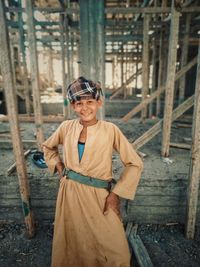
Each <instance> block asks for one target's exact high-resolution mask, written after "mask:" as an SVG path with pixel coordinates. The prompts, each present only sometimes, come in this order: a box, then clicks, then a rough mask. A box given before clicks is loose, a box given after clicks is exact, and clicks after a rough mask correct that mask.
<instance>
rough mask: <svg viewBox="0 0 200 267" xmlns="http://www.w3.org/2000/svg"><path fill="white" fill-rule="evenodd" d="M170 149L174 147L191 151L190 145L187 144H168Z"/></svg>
mask: <svg viewBox="0 0 200 267" xmlns="http://www.w3.org/2000/svg"><path fill="white" fill-rule="evenodd" d="M169 145H170V147H175V148H181V149H188V150H190V149H191V145H188V144H180V143H172V142H170V143H169Z"/></svg>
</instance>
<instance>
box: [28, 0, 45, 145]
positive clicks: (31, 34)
mask: <svg viewBox="0 0 200 267" xmlns="http://www.w3.org/2000/svg"><path fill="white" fill-rule="evenodd" d="M26 14H27V26H28V41H29V49H30V62H31V82H32V90H33V106H34V115H35V123H36V137H37V144H38V148H39V149H41V145H42V143H43V142H44V135H43V128H42V127H43V120H42V106H41V103H40V86H39V71H38V59H37V49H36V38H35V29H34V17H33V7H32V1H31V0H27V1H26Z"/></svg>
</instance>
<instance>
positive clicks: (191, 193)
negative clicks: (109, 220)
mask: <svg viewBox="0 0 200 267" xmlns="http://www.w3.org/2000/svg"><path fill="white" fill-rule="evenodd" d="M199 162H200V40H199V53H198V64H197V75H196V88H195V100H194V114H193V125H192V149H191V163H190V173H189V184H188V196H187V216H186V217H187V221H186V237H187V238H190V239H193V238H194V234H195V223H196V214H197V205H198V190H199V178H200V164H199Z"/></svg>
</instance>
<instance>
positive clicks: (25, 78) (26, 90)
mask: <svg viewBox="0 0 200 267" xmlns="http://www.w3.org/2000/svg"><path fill="white" fill-rule="evenodd" d="M18 4H19V6H20V7H21V6H22V1H21V0H19V1H18ZM23 24H24V23H23V17H22V11H19V12H18V26H19V43H20V49H21V53H22V66H23V86H24V97H25V105H26V113H28V114H29V115H30V114H31V106H33V103H32V101H31V100H30V91H29V83H28V70H27V65H26V55H25V51H26V48H25V37H24V28H23Z"/></svg>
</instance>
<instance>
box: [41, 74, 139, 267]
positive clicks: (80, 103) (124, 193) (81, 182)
mask: <svg viewBox="0 0 200 267" xmlns="http://www.w3.org/2000/svg"><path fill="white" fill-rule="evenodd" d="M67 95H68V99H69V101H70V103H71V107H72V108H73V109H74V111H75V112H76V114H77V116H78V119H75V120H67V121H64V122H63V123H62V124H61V125H60V126H59V127H58V129H57V130H56V132H55V133H53V135H52V136H51V137H50V138H49V139H48V140H47V141H46V142H45V143H44V144H43V148H44V154H45V161H46V163H47V165H48V167H49V169H50V171H51V172H52V173H54V172H55V171H57V172H58V174H59V177H60V187H59V192H58V197H57V204H56V215H55V227H54V238H53V250H52V267H81V266H84V267H105V266H109V267H129V266H130V254H129V248H128V243H127V240H126V236H125V232H124V228H123V224H122V222H121V217H120V209H119V197H123V198H127V199H133V198H134V195H135V192H136V189H137V185H138V182H139V179H140V175H141V171H142V167H143V164H142V161H141V159H140V158H139V156H138V155H137V153H136V152H135V151H134V150H133V148H132V145H131V144H130V143H129V142H128V140H127V139H126V137H125V136H124V135H123V134H122V132H121V131H120V130H119V128H118V127H117V126H116V125H114V124H113V123H110V122H106V121H101V120H98V119H97V111H98V109H99V108H100V107H101V105H102V100H101V88H100V86H99V84H96V83H94V82H92V81H88V80H86V79H85V78H83V77H79V78H78V79H77V80H76V81H74V82H73V83H72V84H71V85H70V86H69V87H68V91H67ZM59 144H62V145H63V160H62V159H61V158H60V155H59V154H58V145H59ZM113 149H115V150H116V151H117V152H118V153H119V154H120V158H121V160H122V162H123V164H124V167H125V168H124V171H123V172H122V174H121V177H120V179H119V181H118V182H117V183H116V185H115V186H114V188H112V189H111V186H110V184H111V180H112V153H113Z"/></svg>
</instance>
